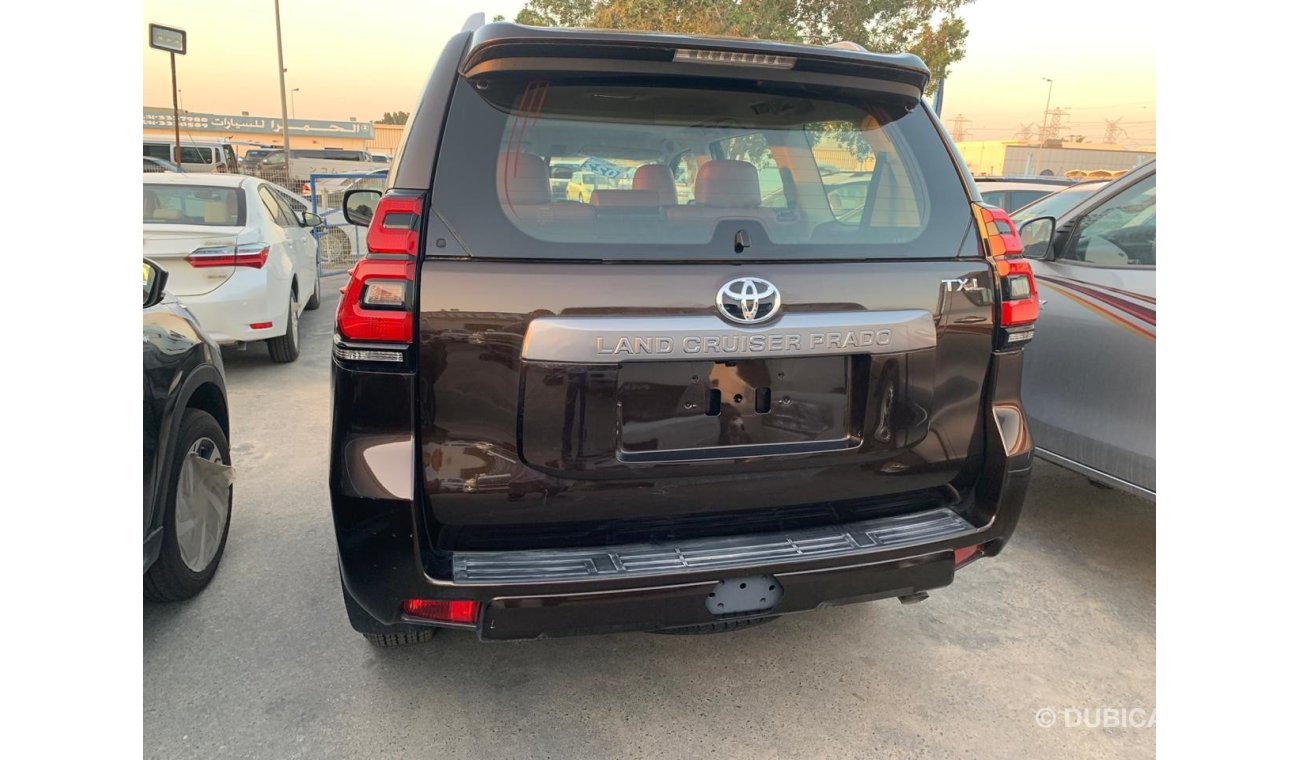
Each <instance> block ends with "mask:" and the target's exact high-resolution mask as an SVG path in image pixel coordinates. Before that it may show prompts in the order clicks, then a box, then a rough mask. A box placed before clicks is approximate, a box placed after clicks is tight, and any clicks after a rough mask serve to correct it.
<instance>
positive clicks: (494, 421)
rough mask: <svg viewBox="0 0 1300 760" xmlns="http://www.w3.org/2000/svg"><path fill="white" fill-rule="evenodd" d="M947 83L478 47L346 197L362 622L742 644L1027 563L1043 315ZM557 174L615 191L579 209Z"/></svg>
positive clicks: (781, 61) (340, 529)
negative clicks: (1021, 519) (801, 619)
mask: <svg viewBox="0 0 1300 760" xmlns="http://www.w3.org/2000/svg"><path fill="white" fill-rule="evenodd" d="M928 79H929V73H928V71H927V70H926V68H925V66H924V64H922V63H921V61H920V60H919V59H917V58H916V57H914V56H911V55H875V54H871V53H867V52H863V51H860V50H853V49H849V46H844V45H839V46H834V47H813V46H801V45H788V44H777V43H768V42H758V41H752V40H739V39H709V38H699V37H685V36H672V35H661V34H622V33H612V32H604V31H579V30H567V29H538V28H530V27H523V26H516V25H513V24H506V23H500V24H491V25H487V26H482V27H480V28H478V29H473V30H467V31H466V32H463V33H461V34H459V35H457V36H456V37H454V38H453V39H452V40H451V42H450V43H449V44H448V45H447V47H446V49H445V50H444V51H443V53H442V56H441V58H440V59H439V60H438V63H437V66H436V68H435V71H434V73H433V75H432V78H431V79H430V80H429V83H428V85H427V86H426V88H425V90H424V93H423V95H422V98H421V102H420V104H419V107H418V108H417V109H416V110H415V112H414V115H413V116H412V118H411V123H410V124H409V125H408V127H407V130H406V135H405V138H404V142H403V145H402V146H401V148H400V151H399V153H398V155H397V158H396V160H395V164H394V170H393V171H392V173H391V174H390V178H389V186H388V189H387V191H386V192H384V193H383V194H382V197H381V194H380V193H376V192H373V191H364V190H363V191H351V192H349V194H348V196H347V198H346V201H345V206H346V213H347V214H348V216H349V219H350V220H351V221H352V222H353V223H360V224H368V225H369V232H368V237H367V246H368V249H369V252H368V254H367V255H366V256H365V258H364V259H363V260H361V261H360V262H359V263H358V265H357V267H356V268H355V269H354V270H353V272H352V273H351V277H350V279H349V281H348V283H347V286H346V288H345V292H344V295H343V298H342V301H341V303H340V306H339V313H338V321H337V328H336V329H337V333H336V338H335V346H334V362H333V389H334V390H333V392H334V407H333V433H332V442H331V443H332V449H331V458H330V496H331V500H332V503H333V510H334V524H335V528H336V530H337V538H338V551H339V569H340V573H341V576H342V581H343V596H344V600H345V602H346V605H347V610H348V615H349V618H350V619H351V622H352V624H353V626H354V627H355V628H356V629H357V630H358V631H360V632H362V633H364V634H366V635H367V636H368V637H369V638H370V639H371V640H372V641H374V642H375V643H378V644H382V645H390V644H398V643H404V642H408V641H415V640H421V639H424V638H427V637H428V636H430V635H432V633H433V632H434V631H435V630H436V628H437V627H444V628H463V629H468V630H473V631H475V632H477V634H478V635H479V636H480V637H481V638H484V639H520V638H537V637H542V636H556V635H567V634H585V633H599V632H609V631H638V630H639V631H663V632H693V631H714V630H727V629H731V628H736V627H741V626H745V625H749V624H752V623H755V622H759V621H763V620H767V619H770V618H772V617H774V616H777V615H781V614H785V613H789V612H802V611H806V610H812V609H815V608H818V607H823V606H828V605H836V604H843V603H848V602H857V601H864V600H870V599H881V598H887V597H898V598H901V599H903V600H904V601H913V600H919V599H923V598H925V596H926V594H925V592H926V591H927V590H929V589H935V588H939V587H942V586H946V585H948V584H949V583H951V582H952V580H953V574H954V571H955V570H956V569H957V568H958V567H961V566H962V565H965V564H966V563H969V562H971V561H973V560H975V559H976V558H978V557H980V556H992V555H995V554H997V553H998V552H999V551H1001V549H1002V547H1003V546H1004V545H1005V543H1006V541H1007V539H1008V538H1009V537H1010V535H1011V532H1012V530H1013V529H1014V528H1015V525H1016V520H1017V518H1018V516H1019V513H1020V508H1021V503H1022V501H1023V498H1024V492H1025V486H1026V483H1027V480H1028V477H1029V472H1030V456H1031V453H1032V448H1033V446H1032V442H1031V440H1030V436H1029V432H1028V428H1027V427H1026V424H1025V415H1024V412H1023V410H1022V408H1021V404H1020V366H1021V353H1022V350H1023V348H1024V346H1025V344H1026V343H1027V341H1028V340H1029V338H1030V337H1032V335H1033V325H1034V320H1035V318H1036V316H1037V310H1038V301H1037V293H1036V290H1035V287H1034V284H1033V280H1032V276H1031V275H1030V273H1029V271H1028V267H1027V265H1026V264H1025V262H1024V261H1023V260H1022V259H1020V258H1019V256H1018V254H1019V249H1020V243H1019V239H1018V238H1017V237H1016V234H1015V232H1014V230H1013V229H1012V227H1011V225H1010V223H1009V221H1008V220H1007V218H1006V215H1005V214H1004V213H1002V212H1001V211H999V210H996V209H992V208H989V207H987V206H985V205H983V204H981V203H979V202H978V198H979V196H978V194H977V192H976V191H975V190H974V187H973V185H972V181H971V178H970V176H969V175H968V174H967V173H966V171H965V169H964V168H963V164H962V162H961V161H960V159H959V158H958V157H957V154H956V152H955V150H954V148H953V146H952V144H951V142H950V141H949V139H948V138H947V136H946V134H945V133H944V131H943V129H942V127H941V126H940V125H939V122H938V120H937V119H936V118H935V116H934V114H933V113H932V112H931V111H930V109H929V108H928V107H927V105H926V104H925V103H924V102H923V100H922V93H923V91H924V88H925V87H926V85H927V82H928ZM560 165H563V168H564V169H566V170H567V171H572V172H574V173H575V174H576V173H578V172H582V173H586V174H589V175H595V176H599V177H603V178H605V179H606V180H608V182H603V183H601V186H600V187H599V188H596V189H593V190H592V192H591V193H590V194H589V195H584V196H583V197H582V198H581V199H575V198H571V197H567V196H566V197H564V198H559V197H557V196H556V194H555V193H553V192H552V188H551V180H552V178H553V176H554V169H553V167H557V166H560ZM574 166H576V167H577V168H576V169H575V168H574ZM827 166H830V167H834V168H835V169H836V170H837V171H836V172H829V171H828V170H827V169H826V168H825V167H827ZM839 172H852V173H854V176H855V178H856V179H857V180H860V182H861V184H862V187H861V188H860V190H861V192H860V193H859V195H860V196H861V197H860V198H855V199H854V200H853V203H835V202H833V200H834V198H833V197H829V196H833V193H830V192H828V188H830V189H832V190H833V189H834V188H833V185H828V182H827V177H834V176H836V174H837V173H839Z"/></svg>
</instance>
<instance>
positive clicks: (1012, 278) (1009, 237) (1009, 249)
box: [971, 203, 1038, 348]
mask: <svg viewBox="0 0 1300 760" xmlns="http://www.w3.org/2000/svg"><path fill="white" fill-rule="evenodd" d="M971 209H972V211H973V212H974V214H975V226H976V227H977V228H978V229H979V233H980V238H981V239H982V240H983V241H984V248H985V250H987V251H988V255H989V258H991V259H993V265H994V268H995V269H996V270H997V274H998V283H999V285H998V304H999V313H998V317H999V319H998V328H999V329H998V334H999V339H998V348H1006V347H1009V346H1021V345H1024V344H1025V343H1028V342H1029V341H1030V340H1032V339H1033V337H1034V323H1035V322H1037V321H1038V285H1037V284H1036V283H1035V282H1034V270H1033V268H1032V267H1031V266H1030V265H1029V262H1028V261H1026V260H1025V259H1023V258H1021V257H1020V253H1021V252H1022V251H1023V250H1024V246H1023V244H1022V243H1021V242H1020V235H1019V233H1017V232H1016V226H1015V224H1014V223H1013V222H1012V221H1011V217H1010V215H1008V214H1007V212H1005V211H1003V210H1002V209H1000V208H998V207H996V206H990V205H987V204H984V203H974V204H971Z"/></svg>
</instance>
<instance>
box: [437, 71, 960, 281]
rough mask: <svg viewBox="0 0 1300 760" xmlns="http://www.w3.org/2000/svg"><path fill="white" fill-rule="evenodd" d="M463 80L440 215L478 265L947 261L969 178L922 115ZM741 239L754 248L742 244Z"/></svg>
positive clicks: (711, 88) (762, 96)
mask: <svg viewBox="0 0 1300 760" xmlns="http://www.w3.org/2000/svg"><path fill="white" fill-rule="evenodd" d="M548 76H551V77H552V78H549V79H538V78H535V77H528V78H520V77H518V76H511V75H496V76H493V77H490V78H489V77H480V78H476V79H475V80H474V81H473V82H472V83H471V82H469V81H466V80H463V79H462V80H461V81H460V82H458V84H457V89H456V91H455V94H454V96H453V100H452V107H451V113H450V115H449V117H448V123H447V127H446V131H445V133H444V135H443V142H442V145H443V148H442V151H441V154H440V156H439V160H438V168H437V177H436V179H435V182H434V208H435V210H436V211H437V212H438V213H439V215H440V216H441V217H442V219H443V221H445V222H446V223H447V224H448V225H449V226H450V227H451V228H452V230H453V231H454V232H455V233H456V235H457V237H458V238H459V239H460V240H461V241H462V242H464V243H465V245H466V246H467V247H468V248H469V252H470V253H471V255H475V256H484V257H488V256H490V257H515V256H523V257H558V258H589V257H591V258H701V257H726V256H730V257H732V258H733V259H734V257H735V256H736V253H737V251H736V250H735V248H737V247H741V244H742V243H743V244H744V246H743V248H744V253H745V254H746V256H747V257H756V258H805V259H813V258H868V257H870V258H948V257H953V256H955V255H956V254H957V251H958V249H959V247H960V243H961V240H962V237H963V235H964V233H965V231H966V228H967V226H968V225H969V223H970V209H969V205H968V201H967V197H966V194H965V190H964V187H963V185H962V181H961V178H960V175H959V174H958V173H957V170H956V169H955V168H954V165H953V162H952V160H951V158H950V157H949V155H948V153H947V150H946V148H945V146H944V144H943V142H942V141H941V139H940V138H939V136H938V134H937V132H936V130H935V127H934V125H933V124H932V122H931V121H930V118H929V115H928V114H927V113H926V112H925V110H924V108H922V107H921V106H919V105H917V104H916V103H915V101H911V102H908V101H906V100H903V99H900V98H898V97H897V96H892V95H885V94H881V93H876V92H871V91H869V90H859V89H848V88H843V87H823V86H814V85H808V84H802V85H791V84H776V83H765V82H755V81H752V80H744V81H734V80H721V79H719V80H714V79H697V78H666V77H650V76H621V77H610V76H603V77H597V78H593V77H591V76H553V75H551V74H549V73H548ZM742 233H743V235H742Z"/></svg>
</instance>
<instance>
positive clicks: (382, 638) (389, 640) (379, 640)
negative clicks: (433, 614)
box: [361, 628, 438, 649]
mask: <svg viewBox="0 0 1300 760" xmlns="http://www.w3.org/2000/svg"><path fill="white" fill-rule="evenodd" d="M437 632H438V629H437V628H423V629H421V630H418V631H415V632H414V633H363V634H361V635H362V636H365V637H366V641H369V642H370V643H371V644H372V645H374V646H377V647H379V648H380V649H393V648H394V647H405V646H410V645H411V644H423V643H424V642H426V641H430V640H432V639H433V635H434V634H435V633H437Z"/></svg>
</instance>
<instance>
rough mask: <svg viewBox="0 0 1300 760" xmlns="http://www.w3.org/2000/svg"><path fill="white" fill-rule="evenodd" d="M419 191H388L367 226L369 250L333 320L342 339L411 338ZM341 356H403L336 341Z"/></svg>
mask: <svg viewBox="0 0 1300 760" xmlns="http://www.w3.org/2000/svg"><path fill="white" fill-rule="evenodd" d="M423 208H424V197H423V196H422V195H387V196H384V197H383V198H381V199H380V200H379V203H378V204H376V208H375V214H374V217H373V219H372V220H371V222H370V228H369V230H368V231H367V232H366V248H367V249H368V250H369V254H368V255H367V256H366V257H365V258H363V259H361V260H360V261H358V262H357V264H356V266H355V267H353V268H352V271H351V272H350V274H349V277H348V281H347V283H346V285H344V289H343V297H342V298H341V299H339V311H338V319H337V321H336V325H337V328H338V331H339V336H340V337H341V338H342V339H343V340H345V341H355V342H364V343H410V342H411V338H412V336H413V334H414V324H415V320H414V317H413V315H412V311H413V308H414V296H415V293H414V289H415V259H416V255H417V254H418V253H419V250H420V216H421V214H422V212H423ZM340 349H342V350H344V351H345V353H343V354H340V356H341V357H342V358H346V359H357V360H363V361H401V360H402V354H401V353H400V352H395V351H371V350H368V349H364V348H351V349H349V348H348V347H339V348H338V349H336V350H335V353H339V350H340Z"/></svg>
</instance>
